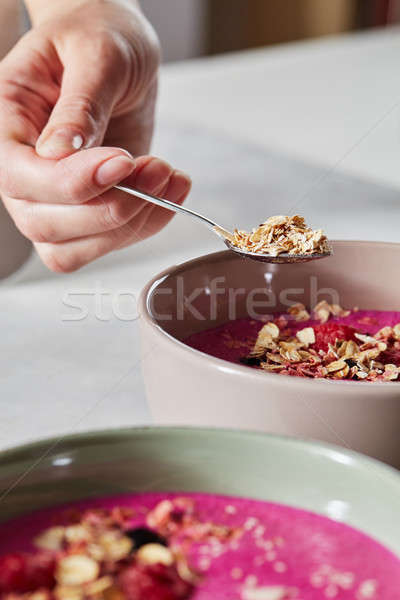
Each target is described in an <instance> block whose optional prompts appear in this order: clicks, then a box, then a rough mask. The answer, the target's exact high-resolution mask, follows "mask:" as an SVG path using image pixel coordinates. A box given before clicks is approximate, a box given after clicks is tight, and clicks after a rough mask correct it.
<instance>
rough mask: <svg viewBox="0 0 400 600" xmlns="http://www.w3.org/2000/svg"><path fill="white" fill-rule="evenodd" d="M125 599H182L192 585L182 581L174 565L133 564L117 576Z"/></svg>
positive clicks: (187, 595)
mask: <svg viewBox="0 0 400 600" xmlns="http://www.w3.org/2000/svg"><path fill="white" fill-rule="evenodd" d="M118 586H119V588H120V589H121V591H122V593H123V595H124V596H125V598H126V600H184V599H185V598H188V597H189V595H190V593H191V591H192V589H193V588H192V586H191V585H190V584H189V583H187V582H185V581H183V580H182V579H181V578H180V577H179V575H178V573H177V571H176V569H175V568H174V567H167V566H165V565H160V564H157V565H151V566H150V565H141V564H135V565H132V566H130V567H127V568H126V569H125V570H124V571H123V572H122V573H121V574H120V575H119V577H118Z"/></svg>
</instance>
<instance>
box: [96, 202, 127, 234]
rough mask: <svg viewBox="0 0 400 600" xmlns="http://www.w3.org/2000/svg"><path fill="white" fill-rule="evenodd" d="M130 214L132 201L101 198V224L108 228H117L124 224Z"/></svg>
mask: <svg viewBox="0 0 400 600" xmlns="http://www.w3.org/2000/svg"><path fill="white" fill-rule="evenodd" d="M131 216H132V203H130V202H125V201H123V200H118V199H116V200H110V201H107V200H105V199H103V202H102V217H101V218H102V220H103V224H104V225H105V226H106V227H107V228H110V229H117V228H118V227H122V226H123V225H125V224H126V223H127V222H128V221H129V219H130V218H131Z"/></svg>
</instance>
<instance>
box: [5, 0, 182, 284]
mask: <svg viewBox="0 0 400 600" xmlns="http://www.w3.org/2000/svg"><path fill="white" fill-rule="evenodd" d="M30 1H31V4H32V7H31V8H32V12H33V14H32V16H33V24H34V27H33V29H32V30H31V31H30V32H29V33H27V34H26V35H25V36H24V37H23V38H22V39H21V40H20V41H19V43H18V44H17V45H16V46H15V47H14V49H13V50H12V51H11V52H10V53H9V55H8V56H7V57H6V58H5V59H4V60H3V61H2V63H0V192H2V197H3V201H4V204H5V206H6V207H7V209H8V211H9V213H10V215H11V216H12V218H13V219H14V221H15V223H16V225H17V226H18V228H19V229H20V231H22V233H23V234H24V235H26V236H27V237H28V238H29V239H31V240H32V241H33V242H34V245H35V247H36V249H37V251H38V253H39V255H40V256H41V258H42V260H43V261H44V263H45V264H46V265H47V266H48V267H49V268H50V269H52V270H54V271H61V272H69V271H73V270H75V269H78V268H79V267H81V266H83V265H85V264H86V263H88V262H90V261H92V260H94V259H96V258H97V257H99V256H102V255H104V254H106V253H107V252H110V251H111V250H114V249H117V248H121V247H124V246H127V245H128V244H131V243H133V242H136V241H137V240H139V239H144V238H145V237H148V236H149V235H153V234H154V233H156V232H157V231H159V230H160V229H161V228H162V227H164V226H165V225H166V223H167V222H168V221H169V220H170V218H171V216H172V213H170V212H168V211H167V210H165V209H163V208H159V207H154V206H153V205H149V204H148V203H146V202H144V201H142V200H139V199H137V200H136V199H134V198H132V197H131V196H128V195H127V194H124V193H123V192H118V191H116V190H110V188H111V187H112V186H113V185H114V184H116V183H118V182H120V181H121V180H123V179H125V178H126V183H127V184H128V185H131V186H133V187H135V186H137V187H138V188H140V189H142V190H143V191H147V192H150V193H153V194H158V195H162V196H164V197H165V198H167V199H169V200H172V201H173V202H178V203H180V202H183V200H184V198H185V197H186V195H187V194H188V192H189V189H190V179H189V178H188V177H187V176H186V175H184V174H183V173H181V172H179V171H176V170H174V169H173V168H172V167H170V166H169V165H168V164H166V163H165V162H163V161H161V160H159V159H156V158H152V157H149V156H140V157H139V158H136V159H135V160H134V159H133V158H132V156H131V155H130V154H129V153H126V152H125V151H124V150H121V148H124V149H126V150H128V151H129V152H130V153H131V154H133V155H135V156H138V155H143V154H145V153H146V152H148V149H149V145H150V140H151V136H152V129H153V115H154V105H155V97H156V88H157V71H158V63H159V49H158V44H157V40H156V38H155V35H154V33H153V31H152V29H151V27H150V25H149V24H148V23H147V22H146V20H145V19H144V17H143V15H142V14H141V13H140V11H139V9H138V8H137V6H136V3H135V2H130V1H125V2H123V0H121V2H118V1H117V0H114V1H113V0H105V1H103V2H101V3H100V2H97V1H96V0H68V1H64V0H57V3H55V2H54V3H53V2H52V3H48V2H47V0H46V1H45V0H30ZM27 3H28V2H27ZM28 6H29V3H28ZM38 6H39V7H40V9H43V7H46V10H44V9H43V10H36V9H37V7H38ZM49 6H50V8H48V7H49ZM55 6H56V8H57V13H55V12H51V11H52V10H53V9H54V8H55ZM49 11H50V12H49ZM35 16H36V18H35ZM100 146H103V147H100ZM78 150H79V152H78ZM107 190H109V191H107Z"/></svg>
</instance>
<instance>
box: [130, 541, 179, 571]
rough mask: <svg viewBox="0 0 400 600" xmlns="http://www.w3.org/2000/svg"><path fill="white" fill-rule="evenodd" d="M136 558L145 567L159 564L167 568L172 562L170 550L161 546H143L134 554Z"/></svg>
mask: <svg viewBox="0 0 400 600" xmlns="http://www.w3.org/2000/svg"><path fill="white" fill-rule="evenodd" d="M136 557H137V559H138V560H139V561H140V562H142V563H144V564H145V565H155V564H161V565H165V566H166V567H169V566H170V565H172V564H173V562H174V557H173V555H172V552H171V550H169V548H166V547H165V546H162V545H161V544H145V545H144V546H142V547H141V548H139V550H138V551H137V552H136Z"/></svg>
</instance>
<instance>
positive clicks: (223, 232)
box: [114, 185, 332, 263]
mask: <svg viewBox="0 0 400 600" xmlns="http://www.w3.org/2000/svg"><path fill="white" fill-rule="evenodd" d="M114 187H115V188H116V189H117V190H120V191H121V192H126V193H127V194H130V195H131V196H136V197H137V198H141V199H142V200H147V202H151V203H152V204H156V205H157V206H162V207H163V208H167V209H168V210H172V211H174V212H176V213H183V214H185V215H189V216H190V217H195V218H196V219H197V220H198V221H201V222H202V223H203V224H204V225H206V226H207V227H208V228H209V229H211V231H212V232H213V233H215V234H216V235H218V237H220V238H221V239H222V240H223V242H224V243H225V245H226V246H227V247H228V248H229V250H232V251H233V252H236V253H237V254H240V255H241V256H242V257H243V258H250V259H252V260H258V261H261V262H267V263H299V262H308V261H310V260H316V259H319V258H326V257H327V256H330V255H331V254H332V252H324V253H320V254H293V255H292V254H287V253H286V252H285V253H282V254H279V255H278V256H271V255H270V254H262V253H260V252H247V251H246V250H242V249H241V248H238V247H237V246H235V245H234V244H233V241H234V237H233V234H232V233H231V232H230V231H228V230H227V229H225V228H224V227H221V226H220V225H218V224H217V223H214V221H211V219H208V218H207V217H203V215H200V214H199V213H197V212H195V211H194V210H191V209H190V208H186V207H184V206H180V205H179V204H175V202H170V201H169V200H165V199H164V198H158V197H157V196H152V195H151V194H145V193H144V192H141V191H139V190H135V189H133V188H130V187H127V186H126V185H116V186H114Z"/></svg>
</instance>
